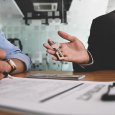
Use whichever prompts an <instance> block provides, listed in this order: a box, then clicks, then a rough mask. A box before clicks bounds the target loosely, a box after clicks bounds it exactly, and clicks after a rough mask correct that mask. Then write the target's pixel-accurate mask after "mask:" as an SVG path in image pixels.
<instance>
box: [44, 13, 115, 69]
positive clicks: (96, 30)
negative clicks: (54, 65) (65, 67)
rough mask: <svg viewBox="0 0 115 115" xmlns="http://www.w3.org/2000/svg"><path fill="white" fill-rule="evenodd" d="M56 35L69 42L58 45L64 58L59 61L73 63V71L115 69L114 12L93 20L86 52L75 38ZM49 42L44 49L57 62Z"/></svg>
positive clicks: (61, 34) (62, 34) (61, 33)
mask: <svg viewBox="0 0 115 115" xmlns="http://www.w3.org/2000/svg"><path fill="white" fill-rule="evenodd" d="M58 34H59V35H60V36H61V37H62V38H64V39H66V40H68V41H69V42H67V43H60V50H61V52H62V53H63V55H64V57H62V58H60V59H59V60H61V61H62V60H64V61H69V62H73V69H74V71H93V70H99V69H115V53H114V51H115V11H112V12H110V13H108V14H105V15H102V16H100V17H97V18H95V19H94V20H93V22H92V25H91V29H90V36H89V39H88V49H87V50H86V49H85V47H84V45H83V44H82V42H81V41H80V40H79V39H77V38H76V37H73V36H71V35H69V34H67V33H64V32H58ZM51 42H52V41H51V39H49V40H48V43H45V44H44V47H45V48H46V49H47V52H48V53H50V54H51V55H54V57H53V59H54V60H58V59H57V57H56V56H55V54H56V52H55V51H54V50H53V49H52V48H51V46H50V45H49V44H51Z"/></svg>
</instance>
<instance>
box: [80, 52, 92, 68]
mask: <svg viewBox="0 0 115 115" xmlns="http://www.w3.org/2000/svg"><path fill="white" fill-rule="evenodd" d="M87 52H88V54H89V57H90V63H88V64H79V65H80V66H81V67H82V68H84V69H85V67H87V66H91V65H92V64H93V63H94V59H93V57H92V55H91V53H90V52H89V51H88V50H87Z"/></svg>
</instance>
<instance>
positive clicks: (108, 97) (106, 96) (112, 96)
mask: <svg viewBox="0 0 115 115" xmlns="http://www.w3.org/2000/svg"><path fill="white" fill-rule="evenodd" d="M113 87H115V82H114V83H113V84H112V85H109V86H108V90H107V92H106V93H105V94H103V95H102V97H101V100H103V101H115V94H109V93H110V91H111V89H112V88H113Z"/></svg>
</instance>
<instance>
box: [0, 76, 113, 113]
mask: <svg viewBox="0 0 115 115" xmlns="http://www.w3.org/2000/svg"><path fill="white" fill-rule="evenodd" d="M110 84H112V83H111V82H89V81H71V80H70V81H69V80H51V79H30V78H15V77H13V78H12V79H9V78H5V79H2V80H0V108H1V109H7V110H13V111H15V110H16V111H21V112H24V114H27V115H29V114H30V115H34V114H37V115H115V102H114V101H110V102H108V101H107V102H106V101H102V100H101V96H102V94H104V93H105V92H106V91H107V87H108V85H110Z"/></svg>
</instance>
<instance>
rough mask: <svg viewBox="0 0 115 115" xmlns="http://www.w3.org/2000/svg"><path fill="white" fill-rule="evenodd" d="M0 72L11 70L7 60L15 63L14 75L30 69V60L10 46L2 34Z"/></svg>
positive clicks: (0, 35)
mask: <svg viewBox="0 0 115 115" xmlns="http://www.w3.org/2000/svg"><path fill="white" fill-rule="evenodd" d="M0 49H1V50H0V52H2V53H0V59H1V60H0V66H1V67H0V72H3V71H4V70H8V71H10V70H11V67H10V65H9V64H8V63H7V61H6V60H7V59H12V60H13V61H14V63H15V65H16V66H17V67H16V70H15V71H14V72H13V74H14V73H20V72H24V71H29V70H30V69H31V60H30V58H29V57H28V56H27V55H25V54H24V53H22V51H21V50H20V49H19V48H18V47H16V46H14V45H13V44H11V43H10V42H9V41H8V40H7V39H6V38H5V36H4V34H3V33H0Z"/></svg>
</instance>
